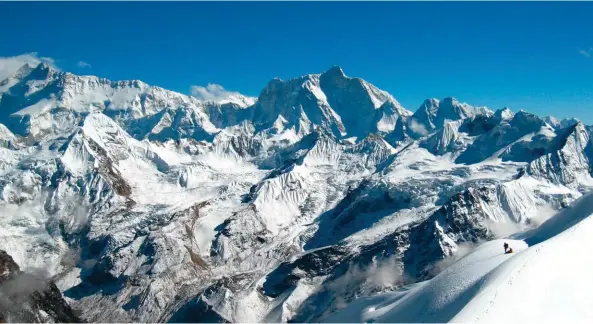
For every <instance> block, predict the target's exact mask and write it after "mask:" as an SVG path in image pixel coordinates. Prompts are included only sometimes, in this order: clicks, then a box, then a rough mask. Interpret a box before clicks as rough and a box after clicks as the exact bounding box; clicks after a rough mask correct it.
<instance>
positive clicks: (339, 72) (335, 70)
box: [322, 65, 346, 78]
mask: <svg viewBox="0 0 593 324" xmlns="http://www.w3.org/2000/svg"><path fill="white" fill-rule="evenodd" d="M322 74H323V75H328V76H332V77H338V78H339V77H341V78H344V77H346V74H345V73H344V70H343V69H342V67H341V66H339V65H334V66H332V67H331V68H329V69H328V70H327V71H325V72H323V73H322Z"/></svg>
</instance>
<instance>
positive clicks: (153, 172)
mask: <svg viewBox="0 0 593 324" xmlns="http://www.w3.org/2000/svg"><path fill="white" fill-rule="evenodd" d="M0 96H1V97H0V152H1V154H0V225H1V226H0V250H4V251H6V252H7V253H8V254H9V255H10V256H11V257H12V259H13V260H14V262H15V263H16V264H17V265H18V267H19V268H20V269H21V270H23V271H25V272H27V273H34V274H36V275H37V276H41V277H43V278H45V279H51V281H53V282H55V284H56V286H57V287H58V288H59V289H60V290H61V292H62V293H63V296H64V299H65V300H66V301H67V302H68V303H69V304H70V305H71V306H72V308H73V309H74V310H76V311H77V314H80V317H81V318H83V319H84V320H87V321H103V322H125V321H137V322H151V321H173V322H188V321H189V322H203V321H233V322H261V321H273V322H286V321H299V322H301V321H324V320H331V319H332V318H334V317H332V316H339V314H340V313H339V312H338V313H336V312H337V311H338V310H340V309H342V308H344V307H346V309H352V308H348V307H347V305H348V304H350V303H351V302H352V301H353V300H355V299H357V298H359V297H365V296H372V295H375V294H377V293H380V292H384V291H395V290H398V289H400V288H401V287H407V286H408V285H411V284H415V283H418V282H421V281H424V280H428V279H431V278H433V277H435V276H438V275H439V273H444V272H442V271H443V269H449V267H448V266H449V265H450V264H451V263H452V262H453V261H452V260H455V259H456V258H457V257H458V256H459V255H460V254H462V253H463V252H464V251H466V250H467V249H469V248H470V247H471V246H473V245H476V244H478V243H480V242H483V241H487V240H493V239H497V238H501V237H505V236H507V235H509V234H512V233H515V232H520V231H525V230H529V229H531V228H533V227H535V226H537V225H539V224H540V223H541V222H543V221H544V220H545V219H546V218H547V217H548V216H550V215H552V214H554V213H555V212H557V211H559V210H563V209H564V208H565V207H566V206H568V205H569V204H570V203H571V202H572V201H574V200H575V199H577V198H579V197H581V196H582V195H583V193H585V192H586V191H588V190H589V189H590V187H591V186H592V185H593V178H592V177H591V167H592V165H593V143H592V141H591V139H590V136H591V128H590V127H588V126H586V125H584V124H583V123H581V122H580V121H578V120H577V119H570V120H568V119H567V120H558V119H555V118H553V117H538V116H535V115H533V114H531V113H528V112H525V111H518V112H512V111H511V110H509V109H507V108H504V109H500V110H497V111H491V110H489V109H487V108H485V107H474V106H471V105H469V104H466V103H462V102H459V101H458V100H456V99H454V98H444V99H442V100H437V99H427V100H426V101H424V102H423V103H422V104H421V105H420V107H419V108H418V109H417V110H416V111H415V112H411V111H409V110H407V109H405V108H404V107H402V105H401V104H399V103H398V102H397V100H396V99H395V98H394V97H393V96H391V95H390V94H388V93H387V92H385V91H383V90H380V89H379V88H377V87H375V86H374V85H372V84H370V83H368V82H366V81H364V80H362V79H360V78H352V77H348V76H346V75H345V73H344V72H343V70H342V69H341V68H340V67H337V66H335V67H332V68H330V69H329V70H327V71H325V72H323V73H321V74H310V75H306V76H302V77H297V78H294V79H290V80H280V79H273V80H271V81H270V82H269V83H268V84H267V85H266V86H265V87H264V89H263V90H262V92H261V93H260V95H259V97H258V98H250V97H246V96H241V95H234V96H233V97H230V98H227V99H225V100H222V101H218V102H215V101H202V100H199V99H197V98H194V97H191V96H187V95H184V94H180V93H176V92H173V91H168V90H166V89H162V88H159V87H154V86H150V85H147V84H145V83H143V82H141V81H117V82H115V81H110V80H107V79H101V78H97V77H94V76H77V75H73V74H71V73H65V72H60V71H56V70H54V69H53V68H52V67H51V66H49V65H47V64H45V63H41V64H39V65H38V66H29V65H25V66H23V67H22V68H21V69H19V70H18V71H17V72H16V73H15V74H14V75H13V76H11V77H9V78H7V79H6V80H0ZM451 269H455V268H454V266H451ZM489 269H490V268H489ZM448 271H451V270H448ZM435 279H436V277H435ZM0 293H1V289H0ZM393 294H396V295H397V294H399V293H393ZM396 295H388V296H390V297H389V298H396V297H392V296H396ZM378 296H383V295H378ZM397 296H400V295H397ZM389 298H388V299H389ZM397 298H399V297H397ZM389 300H392V299H389ZM353 305H355V304H353ZM351 307H355V306H351ZM106 310H108V311H106ZM393 314H396V313H393ZM376 318H378V317H376ZM394 319H395V320H397V319H398V318H397V317H389V320H394ZM406 319H407V318H404V319H403V320H406ZM9 320H10V318H9Z"/></svg>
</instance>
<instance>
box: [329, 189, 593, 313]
mask: <svg viewBox="0 0 593 324" xmlns="http://www.w3.org/2000/svg"><path fill="white" fill-rule="evenodd" d="M592 216H593V194H589V195H587V196H584V197H582V198H581V199H579V200H578V201H576V202H575V203H574V204H573V205H571V206H570V207H568V208H566V209H564V210H562V211H561V212H560V213H558V214H557V215H555V216H553V217H552V218H550V219H549V220H547V221H546V222H544V223H543V224H542V225H540V226H539V227H538V228H537V229H535V230H532V231H529V232H527V233H523V234H522V235H520V236H523V237H525V239H524V240H511V239H505V240H493V241H490V242H487V243H484V244H482V245H480V246H479V247H478V248H476V249H475V250H474V251H472V252H471V253H470V254H468V255H467V256H465V257H463V258H461V259H460V260H459V261H457V262H455V263H454V264H452V265H451V266H449V267H448V268H447V269H446V270H444V271H443V272H441V273H440V274H439V275H437V276H436V277H434V278H433V279H431V280H429V281H426V282H420V283H417V284H414V285H412V286H410V287H408V288H406V289H404V290H400V291H397V292H391V293H385V294H381V295H377V296H374V297H367V298H361V299H359V300H356V301H355V302H353V303H352V304H350V305H348V306H347V307H346V308H344V309H342V310H341V311H339V312H337V313H336V314H335V315H333V316H331V317H329V318H327V319H326V321H327V322H358V321H361V322H368V321H373V322H448V321H451V322H459V323H465V322H488V323H490V322H561V321H570V322H586V321H588V319H590V318H591V316H593V310H592V309H591V307H590V305H589V301H590V300H592V298H593V292H592V291H591V289H589V287H591V285H592V284H593V281H592V280H591V279H590V277H591V276H590V275H589V272H590V269H591V267H592V266H593V256H591V254H590V253H589V252H588V250H587V249H586V248H583V247H585V246H588V245H590V244H591V243H593V242H591V241H592V239H591V232H592V231H593V217H592ZM503 242H507V243H509V245H510V246H511V247H512V248H513V250H514V252H515V253H513V254H504V253H503V249H502V245H503ZM528 243H530V244H533V245H530V246H528Z"/></svg>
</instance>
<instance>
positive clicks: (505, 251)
mask: <svg viewBox="0 0 593 324" xmlns="http://www.w3.org/2000/svg"><path fill="white" fill-rule="evenodd" d="M503 246H504V253H507V249H508V248H509V245H508V244H507V242H504V245H503Z"/></svg>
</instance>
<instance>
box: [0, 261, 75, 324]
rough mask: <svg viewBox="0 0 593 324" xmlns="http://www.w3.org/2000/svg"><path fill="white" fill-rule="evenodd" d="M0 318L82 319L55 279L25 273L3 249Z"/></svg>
mask: <svg viewBox="0 0 593 324" xmlns="http://www.w3.org/2000/svg"><path fill="white" fill-rule="evenodd" d="M0 320H2V322H17V323H18V322H21V323H23V322H24V323H46V322H65V323H75V322H80V321H81V320H80V319H79V318H78V317H77V316H76V315H75V313H74V311H73V310H72V308H70V306H69V305H68V303H67V302H66V301H65V300H64V298H63V297H62V293H61V292H60V290H59V289H58V287H56V285H55V284H54V283H53V282H46V281H44V280H41V279H38V278H36V277H34V276H32V275H29V274H27V273H24V272H22V271H21V270H20V268H19V266H18V265H17V264H16V263H15V262H14V260H13V259H12V257H11V256H10V255H8V253H6V252H5V251H2V250H0Z"/></svg>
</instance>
